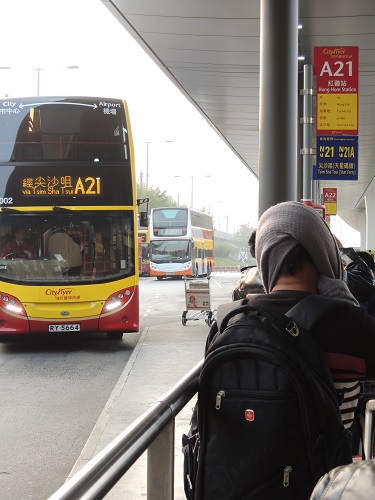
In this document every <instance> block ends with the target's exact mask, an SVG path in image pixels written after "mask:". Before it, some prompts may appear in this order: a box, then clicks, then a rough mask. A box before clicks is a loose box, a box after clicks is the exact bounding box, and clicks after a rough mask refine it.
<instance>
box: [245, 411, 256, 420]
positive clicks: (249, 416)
mask: <svg viewBox="0 0 375 500" xmlns="http://www.w3.org/2000/svg"><path fill="white" fill-rule="evenodd" d="M245 418H246V420H247V421H248V422H253V421H254V419H255V413H254V410H245Z"/></svg>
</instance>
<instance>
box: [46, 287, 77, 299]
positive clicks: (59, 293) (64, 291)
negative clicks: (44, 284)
mask: <svg viewBox="0 0 375 500" xmlns="http://www.w3.org/2000/svg"><path fill="white" fill-rule="evenodd" d="M72 293H73V288H59V289H58V290H51V289H50V288H47V290H46V295H52V296H53V297H66V296H67V295H71V294H72Z"/></svg>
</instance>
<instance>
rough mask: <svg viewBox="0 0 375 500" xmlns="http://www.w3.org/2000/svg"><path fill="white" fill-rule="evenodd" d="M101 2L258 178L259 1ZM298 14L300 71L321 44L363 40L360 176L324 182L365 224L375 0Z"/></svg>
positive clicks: (351, 219) (374, 134)
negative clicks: (359, 215)
mask: <svg viewBox="0 0 375 500" xmlns="http://www.w3.org/2000/svg"><path fill="white" fill-rule="evenodd" d="M102 2H103V3H104V5H106V6H107V7H108V8H109V10H110V11H111V12H112V13H113V14H114V15H115V16H116V17H117V19H118V20H119V21H120V22H121V23H122V25H123V26H124V28H125V29H126V30H127V31H128V32H129V33H130V34H131V35H132V36H133V37H134V38H135V39H136V40H137V41H138V42H139V44H140V45H141V46H142V47H143V48H144V49H145V50H146V51H147V53H148V54H149V55H150V56H151V57H152V58H153V60H154V61H155V62H156V63H157V64H158V66H159V67H160V68H161V69H162V70H163V71H164V73H165V74H166V75H167V76H168V77H169V78H170V79H171V80H172V81H173V82H174V83H175V85H176V86H177V87H178V88H179V89H180V90H181V92H182V93H183V94H184V95H185V96H186V97H187V99H189V101H190V102H191V103H193V105H194V106H195V107H196V108H197V109H198V110H199V112H200V113H201V114H202V115H203V116H204V117H205V118H206V119H207V121H208V122H209V123H210V124H211V125H212V127H213V128H214V129H215V130H216V131H217V133H218V134H219V135H220V136H221V137H222V138H223V140H224V141H225V142H226V143H227V144H228V146H229V147H230V148H231V149H232V150H233V151H234V153H235V154H236V155H237V156H238V157H239V158H240V159H241V161H242V162H243V164H244V165H245V167H246V168H248V169H250V170H251V171H252V172H253V174H254V175H255V177H257V178H258V175H259V157H258V155H259V153H258V144H259V72H260V3H261V2H260V0H233V1H229V0H228V1H225V0H204V1H202V0H189V1H182V0H153V1H151V0H102ZM299 20H300V23H301V24H302V26H303V27H302V29H300V30H299V33H298V34H299V52H300V54H301V55H303V56H305V60H304V62H303V63H301V65H300V69H301V70H302V64H313V50H314V47H315V46H358V47H359V157H358V163H359V176H358V181H336V182H332V181H330V182H328V181H320V186H323V187H324V186H329V187H337V188H338V213H339V215H341V217H342V218H343V219H344V220H346V221H347V222H348V223H349V224H350V225H351V226H352V227H354V228H355V229H357V230H359V229H360V227H359V224H360V223H359V219H358V217H357V215H358V212H361V211H363V210H364V209H365V196H366V193H367V194H368V192H369V190H370V189H374V174H375V164H374V160H375V140H374V139H375V1H374V0H355V1H354V0H314V1H312V0H300V2H299Z"/></svg>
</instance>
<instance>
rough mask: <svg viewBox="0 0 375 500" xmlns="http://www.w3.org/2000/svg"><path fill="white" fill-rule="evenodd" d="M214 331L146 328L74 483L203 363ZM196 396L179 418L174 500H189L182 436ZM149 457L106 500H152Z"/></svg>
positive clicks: (195, 324) (195, 325)
mask: <svg viewBox="0 0 375 500" xmlns="http://www.w3.org/2000/svg"><path fill="white" fill-rule="evenodd" d="M208 332H209V327H208V326H207V324H206V322H205V321H204V318H200V319H199V320H198V321H188V322H187V325H186V326H183V325H182V323H181V320H179V321H177V320H176V322H172V323H168V324H164V325H158V326H156V327H147V328H145V330H144V331H143V332H142V334H141V336H140V338H139V341H138V344H137V346H136V348H135V349H134V351H133V353H132V355H131V357H130V359H129V361H128V363H127V364H126V366H125V369H124V371H123V373H122V374H121V376H120V378H119V380H118V382H117V384H116V386H115V388H114V389H113V391H112V393H111V396H110V398H109V400H108V402H107V404H106V406H105V408H104V409H103V411H102V413H101V415H100V417H99V420H98V421H97V423H96V425H95V427H94V429H93V430H92V432H91V435H90V437H89V439H88V441H87V443H86V445H85V447H84V449H83V450H82V453H81V455H80V457H79V459H78V460H77V462H76V464H75V465H74V467H73V469H72V471H71V473H70V475H69V478H70V477H72V476H73V475H74V474H75V473H76V472H78V470H80V469H81V468H82V467H83V466H84V465H85V464H86V463H87V462H88V461H89V460H90V459H91V458H93V457H94V456H95V455H96V454H97V453H98V452H99V451H101V450H102V449H103V448H104V447H105V446H106V445H107V444H109V443H110V442H111V441H112V440H113V439H115V438H116V437H117V436H118V435H119V434H121V432H123V431H124V430H125V429H126V428H127V427H128V426H129V425H130V424H131V423H132V422H133V421H134V420H135V419H136V418H138V417H139V416H140V415H141V414H142V413H143V412H144V411H146V410H147V409H148V408H149V407H150V406H151V405H152V404H153V403H154V402H155V401H156V400H157V399H158V398H159V397H160V396H161V395H163V394H164V393H166V392H167V391H169V389H171V388H172V387H173V386H174V385H175V384H176V383H177V382H178V381H179V380H180V379H181V378H182V377H183V376H184V375H185V374H186V373H187V372H188V371H189V370H191V369H192V368H193V367H194V366H195V365H196V364H197V363H198V362H199V361H200V360H201V359H202V358H203V354H204V345H205V341H206V338H207V334H208ZM194 404H195V397H194V398H193V399H192V400H191V401H190V402H189V403H188V404H187V405H186V406H185V408H184V409H183V410H182V411H181V412H180V413H179V414H178V415H177V417H176V419H175V489H174V491H175V497H174V498H175V500H185V495H184V490H183V459H182V452H181V436H182V434H183V433H184V432H186V431H187V430H188V428H189V425H190V418H191V414H192V409H193V407H194ZM146 455H147V452H145V453H144V454H143V455H142V456H141V457H140V458H139V459H138V460H137V462H136V463H135V464H134V465H133V466H132V467H131V469H129V471H128V472H127V473H126V474H125V475H124V476H123V477H122V478H121V479H120V481H119V482H118V483H117V484H116V485H115V487H114V488H112V490H111V491H110V492H109V493H108V494H107V495H106V496H105V498H106V499H111V500H117V499H120V498H121V499H124V498H126V499H129V500H137V499H141V498H147V479H146V478H147V464H146Z"/></svg>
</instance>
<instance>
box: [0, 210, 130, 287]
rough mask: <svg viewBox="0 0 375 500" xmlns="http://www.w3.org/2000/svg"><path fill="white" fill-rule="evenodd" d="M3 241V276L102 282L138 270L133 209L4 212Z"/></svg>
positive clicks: (0, 228)
mask: <svg viewBox="0 0 375 500" xmlns="http://www.w3.org/2000/svg"><path fill="white" fill-rule="evenodd" d="M20 228H22V229H23V233H24V234H23V237H24V240H23V241H22V248H24V247H25V248H28V250H26V251H22V252H19V246H20V245H18V244H17V242H15V241H16V240H15V232H16V231H17V230H19V229H20ZM0 241H1V248H0V279H4V280H7V281H9V282H14V281H16V282H22V283H27V282H32V283H34V284H35V283H36V282H39V283H44V282H49V283H51V282H55V283H71V282H76V283H79V282H82V283H84V282H98V283H99V282H101V281H106V280H108V279H119V278H124V277H126V276H131V275H132V274H134V228H133V214H132V213H131V212H126V211H116V212H112V213H108V212H106V213H104V212H97V211H91V212H87V213H82V212H80V213H78V214H76V213H74V212H72V213H69V212H66V213H64V212H62V213H52V214H51V213H50V212H35V213H33V214H32V216H30V215H29V216H25V215H24V214H22V213H21V214H14V213H1V214H0ZM14 242H15V243H14ZM31 249H32V250H31Z"/></svg>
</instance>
